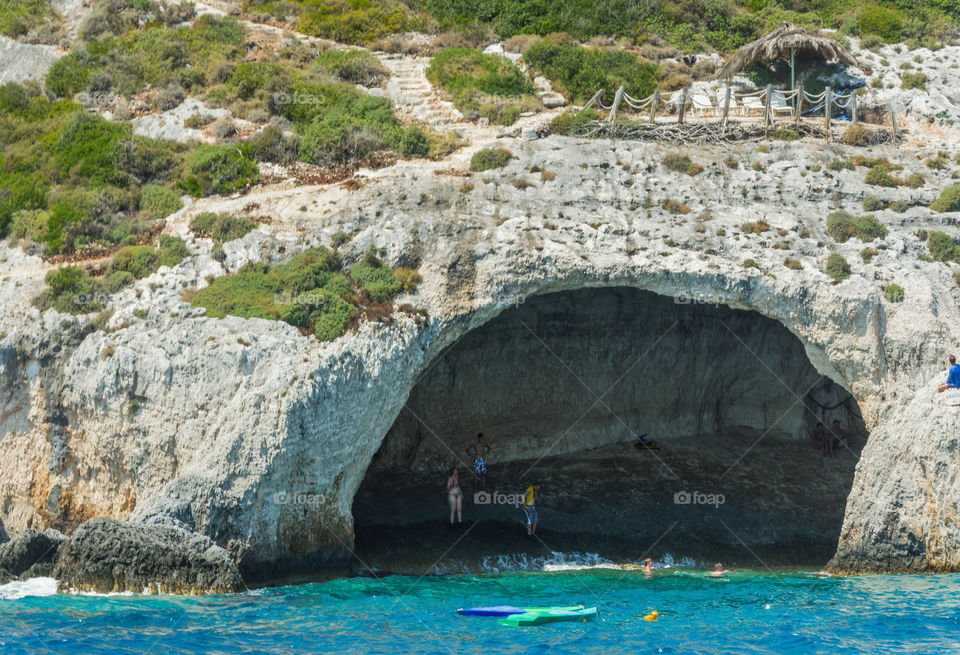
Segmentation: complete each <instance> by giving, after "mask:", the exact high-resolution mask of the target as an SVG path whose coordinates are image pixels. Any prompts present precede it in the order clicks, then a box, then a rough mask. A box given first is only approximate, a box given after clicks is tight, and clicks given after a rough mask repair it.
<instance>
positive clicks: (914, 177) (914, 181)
mask: <svg viewBox="0 0 960 655" xmlns="http://www.w3.org/2000/svg"><path fill="white" fill-rule="evenodd" d="M925 181H926V180H925V179H924V177H923V175H921V174H920V173H910V175H908V176H907V177H906V178H905V179H903V180H900V183H901V184H903V186H905V187H908V188H910V189H919V188H920V187H922V186H923V184H924V182H925Z"/></svg>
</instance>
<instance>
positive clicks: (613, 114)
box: [607, 85, 626, 123]
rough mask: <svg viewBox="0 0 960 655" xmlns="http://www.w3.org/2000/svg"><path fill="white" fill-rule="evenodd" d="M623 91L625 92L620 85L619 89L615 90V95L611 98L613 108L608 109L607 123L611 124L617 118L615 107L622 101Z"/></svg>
mask: <svg viewBox="0 0 960 655" xmlns="http://www.w3.org/2000/svg"><path fill="white" fill-rule="evenodd" d="M624 91H626V89H625V88H624V87H623V86H622V85H621V86H620V88H619V89H617V94H616V95H615V96H613V106H612V107H610V115H609V116H607V122H608V123H612V122H613V121H614V119H615V118H616V117H617V107H619V106H620V101H621V100H623V93H624Z"/></svg>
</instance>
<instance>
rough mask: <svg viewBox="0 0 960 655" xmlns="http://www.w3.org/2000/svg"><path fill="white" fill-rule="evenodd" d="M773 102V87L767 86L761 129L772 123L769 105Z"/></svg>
mask: <svg viewBox="0 0 960 655" xmlns="http://www.w3.org/2000/svg"><path fill="white" fill-rule="evenodd" d="M772 101H773V85H772V84H768V85H767V97H766V98H765V99H764V101H763V127H764V128H767V127H769V126H770V124H771V123H773V118H772V115H771V113H772V112H771V110H770V105H771V103H772Z"/></svg>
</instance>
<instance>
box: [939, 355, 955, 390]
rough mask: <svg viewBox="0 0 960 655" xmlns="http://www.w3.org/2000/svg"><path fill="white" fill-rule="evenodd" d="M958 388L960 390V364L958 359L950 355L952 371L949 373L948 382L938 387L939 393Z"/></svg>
mask: <svg viewBox="0 0 960 655" xmlns="http://www.w3.org/2000/svg"><path fill="white" fill-rule="evenodd" d="M958 388H960V364H957V358H956V357H954V356H953V355H950V371H949V372H948V373H947V381H946V382H944V383H943V384H941V385H940V386H939V387H937V393H943V392H944V391H946V390H947V389H958Z"/></svg>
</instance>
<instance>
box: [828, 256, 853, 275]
mask: <svg viewBox="0 0 960 655" xmlns="http://www.w3.org/2000/svg"><path fill="white" fill-rule="evenodd" d="M827 275H829V276H830V277H831V278H832V279H833V281H834V283H839V282H843V281H844V280H846V279H847V278H849V277H850V264H849V263H848V262H847V260H846V259H844V257H843V255H841V254H839V253H836V252H835V253H833V254H832V255H830V257H829V258H827Z"/></svg>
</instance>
